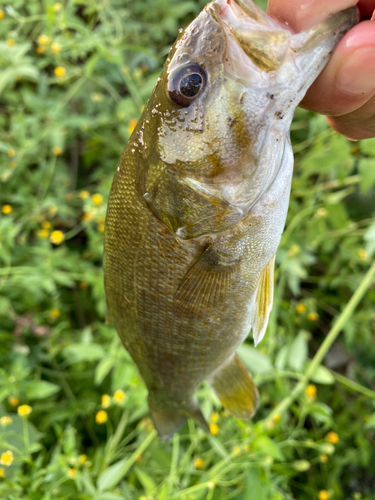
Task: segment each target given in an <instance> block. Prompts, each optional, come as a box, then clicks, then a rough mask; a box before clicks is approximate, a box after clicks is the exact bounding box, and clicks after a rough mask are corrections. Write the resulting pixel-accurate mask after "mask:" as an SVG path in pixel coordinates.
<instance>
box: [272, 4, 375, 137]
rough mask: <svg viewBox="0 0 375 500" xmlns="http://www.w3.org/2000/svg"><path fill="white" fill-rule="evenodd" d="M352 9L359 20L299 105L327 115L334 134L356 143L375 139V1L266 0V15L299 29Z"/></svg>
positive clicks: (296, 29)
mask: <svg viewBox="0 0 375 500" xmlns="http://www.w3.org/2000/svg"><path fill="white" fill-rule="evenodd" d="M354 5H357V7H358V8H359V10H360V13H361V22H360V23H359V24H358V25H357V26H355V27H354V28H352V29H351V30H350V31H349V32H348V33H347V34H346V35H345V36H344V37H343V39H342V40H341V41H340V43H339V44H338V46H337V47H336V49H335V51H334V53H333V54H332V57H331V59H330V61H329V62H328V64H327V66H326V68H325V69H324V70H323V72H322V73H321V75H320V76H319V77H318V78H317V80H316V81H315V82H314V84H313V85H312V86H311V87H310V89H309V91H308V92H307V94H306V97H305V98H304V99H303V101H302V103H301V104H300V105H301V106H302V107H303V108H306V109H309V110H311V111H315V112H317V113H322V114H325V115H327V121H328V123H329V125H330V126H331V127H332V128H333V129H334V130H336V131H337V132H340V133H341V134H343V135H344V136H346V137H347V138H348V139H352V140H359V139H367V138H370V137H375V20H374V21H371V20H370V19H371V17H372V14H373V12H374V10H375V0H360V1H358V0H269V1H268V8H267V13H268V14H269V15H270V16H271V17H274V18H276V19H277V20H279V21H281V22H287V23H288V24H289V26H291V27H292V28H293V29H294V30H295V31H301V30H304V29H308V28H310V27H311V26H313V25H315V24H317V23H319V22H320V21H322V20H323V19H325V18H326V17H328V16H329V15H330V14H334V13H335V12H338V11H340V10H343V9H346V8H348V7H351V6H354Z"/></svg>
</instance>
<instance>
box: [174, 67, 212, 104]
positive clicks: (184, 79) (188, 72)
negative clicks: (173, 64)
mask: <svg viewBox="0 0 375 500" xmlns="http://www.w3.org/2000/svg"><path fill="white" fill-rule="evenodd" d="M206 81H207V77H206V73H205V71H204V70H203V69H202V68H201V67H200V66H198V64H191V65H190V66H184V67H183V68H178V69H177V70H175V71H174V72H172V73H171V75H170V76H169V80H168V94H169V97H170V99H171V100H172V101H173V102H175V103H176V104H178V105H179V106H182V107H187V106H189V105H190V104H191V103H192V102H193V101H194V100H195V99H196V98H197V96H198V95H199V94H200V93H201V92H202V90H203V89H204V87H205V84H206Z"/></svg>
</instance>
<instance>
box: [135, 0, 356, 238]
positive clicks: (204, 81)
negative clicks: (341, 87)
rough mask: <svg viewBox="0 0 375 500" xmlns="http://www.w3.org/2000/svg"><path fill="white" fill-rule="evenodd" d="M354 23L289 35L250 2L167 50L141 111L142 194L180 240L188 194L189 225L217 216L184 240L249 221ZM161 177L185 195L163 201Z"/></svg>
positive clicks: (224, 7)
mask: <svg viewBox="0 0 375 500" xmlns="http://www.w3.org/2000/svg"><path fill="white" fill-rule="evenodd" d="M355 22H356V10H355V9H348V10H346V11H342V12H340V13H338V14H335V15H333V16H331V17H330V18H328V19H327V20H326V21H324V22H322V23H321V24H319V25H317V26H315V27H313V28H312V29H310V30H307V31H304V32H301V33H293V31H292V30H291V29H290V28H289V27H288V26H286V25H285V24H280V23H278V22H277V21H275V20H274V19H271V18H270V17H268V16H267V15H266V14H265V13H264V12H263V11H262V10H261V9H260V8H259V7H257V6H256V5H255V4H254V3H253V2H251V1H250V0H237V2H235V1H234V0H215V1H213V2H211V3H210V4H208V5H207V6H206V7H205V9H204V10H203V11H202V12H201V14H200V15H199V16H198V17H197V18H196V19H195V20H194V21H193V22H192V23H191V24H190V25H189V26H188V27H187V28H186V29H185V30H184V31H183V32H182V33H181V34H180V36H179V38H178V39H177V41H176V44H175V45H174V47H172V49H171V52H170V54H169V57H168V59H167V62H166V65H165V67H164V70H163V73H162V75H161V77H160V78H159V80H158V83H157V86H156V89H155V92H154V94H153V96H152V98H151V99H150V102H149V104H148V111H147V113H148V115H149V116H151V118H150V120H152V121H153V123H154V127H153V130H154V131H155V134H153V136H152V137H153V140H152V141H151V140H150V141H149V143H150V144H149V146H148V147H150V148H151V154H152V155H153V158H154V160H153V165H154V171H152V169H151V170H150V169H149V170H148V173H147V176H148V180H147V181H146V182H144V184H143V188H142V189H143V191H144V192H145V193H147V196H148V200H147V202H148V204H149V205H150V208H151V209H152V210H153V211H154V213H155V214H156V215H158V216H159V218H161V219H163V220H164V222H166V223H167V225H168V226H169V227H170V228H171V229H172V230H174V231H178V228H182V227H184V228H185V227H186V225H185V226H182V225H181V224H183V223H184V221H181V217H182V215H181V213H180V212H181V206H183V201H182V200H186V199H187V198H189V196H190V195H189V192H190V191H191V190H194V191H195V192H197V191H199V192H200V193H201V195H202V196H201V204H202V207H201V209H200V210H197V206H198V205H199V203H200V202H199V201H197V197H195V198H194V197H193V198H194V200H193V203H194V205H195V208H194V210H193V213H192V215H191V217H195V218H197V217H198V218H199V217H203V216H204V211H205V207H206V208H207V207H208V206H212V205H214V206H216V207H219V208H218V209H217V211H216V212H215V211H212V210H211V212H210V215H209V218H210V226H207V224H206V225H204V227H200V229H199V230H196V231H187V232H186V231H185V230H181V231H180V236H182V237H186V238H189V237H196V236H198V235H202V234H204V233H205V232H207V231H209V230H211V232H215V231H216V230H218V231H221V230H222V229H223V228H224V229H225V227H229V226H231V225H232V224H234V223H236V222H237V221H238V220H240V219H241V218H242V217H243V216H244V215H246V213H248V212H249V210H250V209H251V207H252V206H253V205H254V203H256V201H257V200H259V198H260V197H261V196H262V194H263V193H264V192H265V191H266V190H267V189H268V188H269V186H270V185H271V184H272V182H273V180H274V179H275V177H276V175H277V172H278V171H279V169H280V165H281V164H282V158H283V155H284V149H285V147H286V144H287V143H288V141H289V128H290V123H291V120H292V118H293V113H294V110H295V108H296V106H297V105H298V103H299V102H300V101H301V100H302V98H303V96H304V94H305V92H306V91H307V89H308V88H309V86H310V85H311V83H312V82H313V81H314V79H315V78H316V77H317V76H318V74H319V73H320V71H321V70H322V69H323V67H324V65H325V64H326V62H327V60H328V58H329V55H330V54H331V52H332V51H333V49H334V47H335V45H336V44H337V42H338V41H339V40H340V38H341V37H342V35H343V34H344V33H345V32H346V31H347V30H348V29H349V28H350V27H351V26H353V25H354V24H355ZM161 175H167V176H169V178H172V177H173V176H174V181H170V183H169V188H170V187H171V185H172V184H173V185H175V189H173V190H174V191H176V192H178V191H179V190H180V187H181V186H182V191H181V190H180V191H181V194H180V196H179V197H178V196H177V197H176V200H175V201H173V200H172V199H170V200H169V201H168V200H167V199H166V198H167V195H162V194H161V189H160V176H161ZM155 185H158V186H159V187H158V188H155ZM187 186H188V187H187ZM169 188H168V189H169ZM156 191H158V196H159V198H158V199H156V198H157V197H158V196H156V195H155V193H156ZM215 204H216V205H215ZM161 205H168V206H161ZM176 205H177V206H176ZM184 210H185V216H186V207H185V208H184ZM223 210H224V212H225V214H226V215H225V216H223V213H224V212H223ZM176 211H177V212H178V211H179V214H176V213H175V212H176ZM172 212H174V213H172ZM228 214H229V215H228ZM189 217H190V215H189ZM207 217H208V215H207Z"/></svg>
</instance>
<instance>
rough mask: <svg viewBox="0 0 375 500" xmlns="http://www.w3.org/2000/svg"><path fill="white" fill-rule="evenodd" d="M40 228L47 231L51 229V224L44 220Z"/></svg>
mask: <svg viewBox="0 0 375 500" xmlns="http://www.w3.org/2000/svg"><path fill="white" fill-rule="evenodd" d="M41 226H42V228H43V229H49V228H50V227H51V223H50V221H48V220H45V221H43V222H42V224H41Z"/></svg>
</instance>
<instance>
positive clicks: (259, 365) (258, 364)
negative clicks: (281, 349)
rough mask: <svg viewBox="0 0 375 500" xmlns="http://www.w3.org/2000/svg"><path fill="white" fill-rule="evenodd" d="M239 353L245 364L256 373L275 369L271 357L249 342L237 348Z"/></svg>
mask: <svg viewBox="0 0 375 500" xmlns="http://www.w3.org/2000/svg"><path fill="white" fill-rule="evenodd" d="M237 354H238V356H239V357H240V358H241V360H242V361H243V363H244V365H245V366H246V367H247V368H249V370H250V371H251V372H252V373H254V374H255V373H264V372H268V371H270V370H272V369H273V366H272V362H271V360H270V359H269V357H268V356H266V355H265V354H263V353H261V352H260V351H259V350H258V349H256V348H255V347H251V346H249V345H248V344H242V345H241V346H240V347H239V348H238V349H237Z"/></svg>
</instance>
